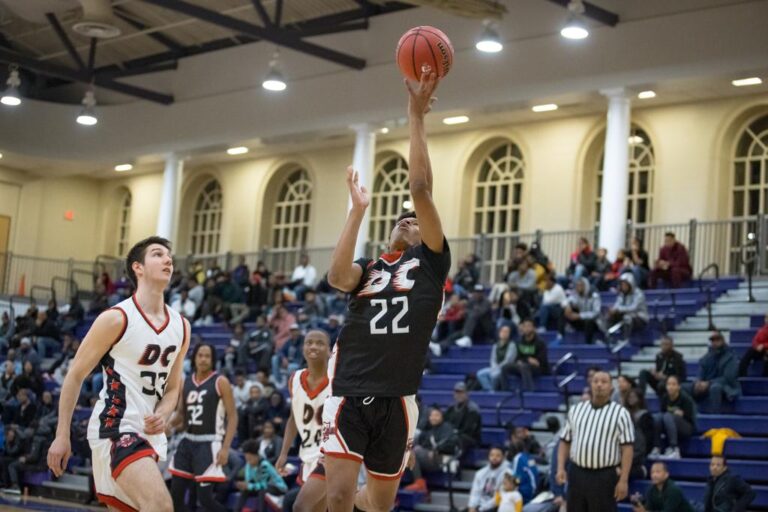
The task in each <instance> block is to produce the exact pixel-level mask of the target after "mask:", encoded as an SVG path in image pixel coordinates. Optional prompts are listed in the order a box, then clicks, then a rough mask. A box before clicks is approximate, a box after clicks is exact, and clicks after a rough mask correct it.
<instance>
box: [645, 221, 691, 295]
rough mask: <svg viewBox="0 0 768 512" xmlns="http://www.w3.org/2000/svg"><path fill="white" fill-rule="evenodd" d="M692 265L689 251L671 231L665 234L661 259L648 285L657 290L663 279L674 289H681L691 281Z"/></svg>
mask: <svg viewBox="0 0 768 512" xmlns="http://www.w3.org/2000/svg"><path fill="white" fill-rule="evenodd" d="M692 273H693V272H692V270H691V263H690V262H689V261H688V250H687V249H686V248H685V246H684V245H683V244H681V243H680V242H678V241H677V239H676V238H675V234H674V233H672V232H671V231H670V232H668V233H665V234H664V246H663V247H662V248H661V249H660V250H659V259H657V260H656V266H655V267H654V268H653V270H652V271H651V276H650V278H649V279H648V285H649V286H650V287H651V288H656V283H657V282H658V280H659V279H662V280H664V281H666V282H667V284H669V286H670V287H672V288H680V286H682V284H683V283H684V282H686V281H688V280H689V279H691V274H692Z"/></svg>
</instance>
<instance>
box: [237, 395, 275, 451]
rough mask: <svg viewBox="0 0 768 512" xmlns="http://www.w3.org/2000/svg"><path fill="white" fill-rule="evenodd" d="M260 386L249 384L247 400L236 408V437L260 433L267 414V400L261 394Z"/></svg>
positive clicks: (241, 437)
mask: <svg viewBox="0 0 768 512" xmlns="http://www.w3.org/2000/svg"><path fill="white" fill-rule="evenodd" d="M262 389H263V388H262V386H261V385H258V384H251V387H250V388H248V400H247V401H246V402H245V403H244V404H243V405H242V407H241V408H240V409H239V410H238V438H239V439H250V438H255V437H258V436H260V435H261V428H262V425H263V424H264V421H266V419H267V417H268V416H269V401H267V399H266V398H264V397H263V395H262V392H261V390H262Z"/></svg>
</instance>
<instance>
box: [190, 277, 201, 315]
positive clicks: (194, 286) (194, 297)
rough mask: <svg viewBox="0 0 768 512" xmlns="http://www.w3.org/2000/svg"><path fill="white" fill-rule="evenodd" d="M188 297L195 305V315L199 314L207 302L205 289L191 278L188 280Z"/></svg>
mask: <svg viewBox="0 0 768 512" xmlns="http://www.w3.org/2000/svg"><path fill="white" fill-rule="evenodd" d="M187 296H188V297H189V299H190V300H191V301H192V302H194V303H195V313H196V314H197V312H198V311H199V310H200V306H202V305H203V301H204V300H205V288H203V285H202V284H200V283H198V282H197V280H196V279H193V278H190V279H188V280H187Z"/></svg>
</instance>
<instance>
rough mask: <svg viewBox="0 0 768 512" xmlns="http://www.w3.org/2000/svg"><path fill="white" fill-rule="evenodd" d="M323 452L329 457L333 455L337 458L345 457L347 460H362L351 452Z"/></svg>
mask: <svg viewBox="0 0 768 512" xmlns="http://www.w3.org/2000/svg"><path fill="white" fill-rule="evenodd" d="M323 453H324V454H325V455H327V456H329V457H335V458H337V459H347V460H353V461H355V462H363V458H362V457H358V456H357V455H353V454H351V453H343V452H325V451H324V452H323Z"/></svg>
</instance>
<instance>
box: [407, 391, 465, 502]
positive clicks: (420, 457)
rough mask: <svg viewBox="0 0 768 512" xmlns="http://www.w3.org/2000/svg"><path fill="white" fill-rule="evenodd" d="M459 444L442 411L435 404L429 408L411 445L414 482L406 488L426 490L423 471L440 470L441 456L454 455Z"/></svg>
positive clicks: (453, 429)
mask: <svg viewBox="0 0 768 512" xmlns="http://www.w3.org/2000/svg"><path fill="white" fill-rule="evenodd" d="M459 446H460V443H459V436H458V434H457V432H456V429H455V428H454V426H453V425H452V424H450V423H448V422H446V421H445V418H444V417H443V411H441V410H440V408H439V407H437V406H433V407H432V408H430V410H429V423H428V424H427V427H426V428H425V429H424V430H422V431H421V432H420V433H419V435H418V437H417V438H416V443H415V446H414V447H413V455H414V457H415V459H416V463H415V464H414V466H413V469H412V472H413V478H414V482H413V483H412V484H411V485H409V486H408V487H406V489H407V490H409V491H421V492H427V481H426V480H425V479H424V476H423V472H425V471H426V472H428V473H431V472H437V471H441V470H442V466H443V456H444V455H456V452H457V449H458V448H459Z"/></svg>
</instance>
